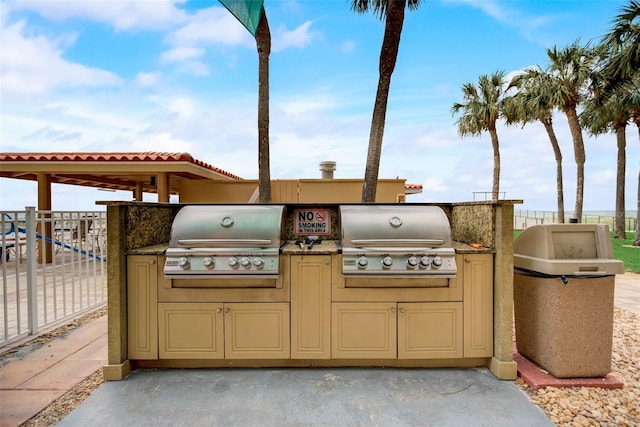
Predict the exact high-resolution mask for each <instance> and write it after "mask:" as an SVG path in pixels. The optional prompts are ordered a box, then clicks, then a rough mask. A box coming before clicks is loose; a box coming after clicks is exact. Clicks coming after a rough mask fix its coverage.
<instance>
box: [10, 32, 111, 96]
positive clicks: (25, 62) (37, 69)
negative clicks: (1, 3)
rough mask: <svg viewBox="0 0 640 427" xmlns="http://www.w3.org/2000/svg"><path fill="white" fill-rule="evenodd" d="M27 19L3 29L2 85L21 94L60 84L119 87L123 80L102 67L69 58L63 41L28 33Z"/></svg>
mask: <svg viewBox="0 0 640 427" xmlns="http://www.w3.org/2000/svg"><path fill="white" fill-rule="evenodd" d="M26 25H27V23H26V21H24V20H22V21H18V22H16V23H14V24H12V25H9V26H7V27H5V26H4V25H3V27H2V29H1V37H0V38H1V39H2V47H1V48H0V49H1V52H2V54H1V56H0V57H1V61H2V62H1V65H2V67H1V68H2V69H1V71H0V77H1V78H0V80H1V82H0V88H1V89H2V91H3V92H4V91H6V92H9V93H17V94H40V93H45V92H48V91H50V90H53V89H55V88H60V87H83V86H84V87H86V86H88V87H101V86H117V85H120V84H122V80H121V79H120V78H119V77H118V76H116V75H115V74H113V73H110V72H108V71H105V70H101V69H98V68H90V67H86V66H84V65H81V64H78V63H73V62H69V61H65V60H64V59H62V55H63V50H62V47H61V46H60V45H59V44H65V43H69V40H70V39H69V38H68V37H67V38H64V37H63V38H61V39H60V40H61V42H58V44H56V42H55V41H53V40H50V39H48V38H46V37H44V36H42V35H35V36H31V37H27V36H25V33H26V32H27V30H26Z"/></svg>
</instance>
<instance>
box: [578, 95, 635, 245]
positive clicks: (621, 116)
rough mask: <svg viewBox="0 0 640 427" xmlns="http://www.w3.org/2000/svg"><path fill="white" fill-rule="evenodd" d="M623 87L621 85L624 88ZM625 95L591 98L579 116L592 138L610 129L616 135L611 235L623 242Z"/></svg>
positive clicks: (628, 115) (627, 114)
mask: <svg viewBox="0 0 640 427" xmlns="http://www.w3.org/2000/svg"><path fill="white" fill-rule="evenodd" d="M623 87H624V86H620V88H623ZM627 102H628V98H627V97H626V96H625V94H624V93H617V94H612V95H610V96H608V97H607V99H606V100H605V101H604V102H602V103H598V102H596V101H595V100H593V99H591V100H589V101H588V102H586V103H585V108H584V110H583V111H582V113H580V123H581V125H582V126H584V127H585V128H586V129H587V131H588V132H589V133H590V134H591V135H600V134H603V133H605V132H607V131H609V130H611V131H612V132H613V133H615V135H616V142H617V146H618V156H617V164H616V216H615V218H616V219H615V224H614V233H615V238H616V239H625V238H626V235H625V227H624V220H625V173H626V164H627V157H626V146H627V139H626V129H627V123H628V122H629V120H630V119H631V108H630V105H628V103H627Z"/></svg>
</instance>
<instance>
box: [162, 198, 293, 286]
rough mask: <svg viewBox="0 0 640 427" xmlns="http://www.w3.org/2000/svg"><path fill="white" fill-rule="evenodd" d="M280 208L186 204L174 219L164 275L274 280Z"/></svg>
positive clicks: (276, 275) (279, 233) (278, 242)
mask: <svg viewBox="0 0 640 427" xmlns="http://www.w3.org/2000/svg"><path fill="white" fill-rule="evenodd" d="M283 217H284V206H279V205H268V206H267V205H190V206H185V207H183V208H182V209H180V211H179V212H178V214H177V215H176V217H175V219H174V221H173V224H172V226H171V240H170V242H169V248H168V249H167V251H166V262H165V266H164V274H165V276H166V277H168V278H172V279H185V278H194V279H195V278H216V277H224V278H249V277H259V278H265V279H266V278H277V277H278V274H279V268H280V267H279V266H280V261H279V259H280V254H279V252H280V236H281V229H282V223H283Z"/></svg>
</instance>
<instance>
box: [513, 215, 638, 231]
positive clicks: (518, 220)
mask: <svg viewBox="0 0 640 427" xmlns="http://www.w3.org/2000/svg"><path fill="white" fill-rule="evenodd" d="M571 217H572V215H571V213H570V212H567V213H565V222H569V218H571ZM615 220H616V217H615V216H613V215H598V214H583V215H582V218H581V221H580V222H581V223H583V224H607V225H609V229H610V230H611V231H613V229H614V225H615ZM557 222H558V213H557V212H554V211H538V210H527V209H517V210H515V211H514V215H513V228H514V229H516V230H524V229H525V228H527V227H531V226H532V225H538V224H554V223H557ZM636 222H637V218H636V217H633V216H630V215H629V213H627V215H626V216H625V219H624V229H625V231H627V232H631V233H633V232H635V230H636Z"/></svg>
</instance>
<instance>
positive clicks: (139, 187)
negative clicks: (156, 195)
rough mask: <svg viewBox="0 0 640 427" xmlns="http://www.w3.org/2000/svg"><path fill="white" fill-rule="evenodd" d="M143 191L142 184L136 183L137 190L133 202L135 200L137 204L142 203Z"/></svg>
mask: <svg viewBox="0 0 640 427" xmlns="http://www.w3.org/2000/svg"><path fill="white" fill-rule="evenodd" d="M142 189H143V184H142V182H136V188H134V189H133V200H135V201H136V202H141V201H142V193H143V191H142Z"/></svg>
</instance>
